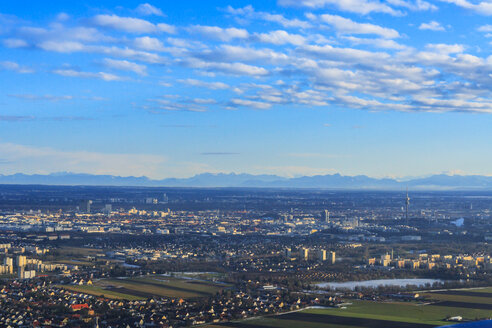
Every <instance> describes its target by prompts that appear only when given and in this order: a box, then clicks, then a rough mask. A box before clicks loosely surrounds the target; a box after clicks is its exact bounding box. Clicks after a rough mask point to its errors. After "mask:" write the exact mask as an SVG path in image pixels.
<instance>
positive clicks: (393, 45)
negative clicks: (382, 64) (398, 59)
mask: <svg viewBox="0 0 492 328" xmlns="http://www.w3.org/2000/svg"><path fill="white" fill-rule="evenodd" d="M345 39H346V40H349V41H350V42H352V43H353V44H356V45H359V44H363V45H369V46H372V47H374V48H383V49H396V50H402V49H406V48H407V47H406V46H404V45H402V44H399V43H397V42H395V41H394V40H389V39H365V38H364V39H363V38H357V37H354V36H347V37H345Z"/></svg>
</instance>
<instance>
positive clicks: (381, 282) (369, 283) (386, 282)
mask: <svg viewBox="0 0 492 328" xmlns="http://www.w3.org/2000/svg"><path fill="white" fill-rule="evenodd" d="M435 282H439V283H443V282H444V281H443V280H439V279H419V278H409V279H378V280H364V281H346V282H322V283H318V284H316V286H318V287H320V288H328V287H329V288H331V289H339V288H343V289H351V290H354V289H355V287H364V288H377V287H379V286H399V287H405V286H408V285H414V286H419V287H422V286H425V285H426V284H431V285H432V284H433V283H435Z"/></svg>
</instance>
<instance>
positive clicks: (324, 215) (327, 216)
mask: <svg viewBox="0 0 492 328" xmlns="http://www.w3.org/2000/svg"><path fill="white" fill-rule="evenodd" d="M321 216H322V218H323V222H324V223H330V212H329V211H328V210H324V211H323V213H321Z"/></svg>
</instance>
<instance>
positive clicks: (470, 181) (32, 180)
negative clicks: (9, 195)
mask: <svg viewBox="0 0 492 328" xmlns="http://www.w3.org/2000/svg"><path fill="white" fill-rule="evenodd" d="M0 184H41V185H90V186H141V187H144V186H145V187H202V188H215V187H249V188H320V189H381V190H394V189H396V190H401V189H402V188H405V187H409V188H412V189H421V190H447V189H449V190H453V189H455V190H456V189H475V190H492V177H488V176H481V175H446V174H438V175H432V176H429V177H426V178H414V179H408V180H397V179H391V178H381V179H379V178H371V177H368V176H365V175H357V176H344V175H340V174H328V175H315V176H303V177H296V178H286V177H280V176H276V175H252V174H245V173H242V174H235V173H229V174H225V173H218V174H213V173H202V174H198V175H195V176H193V177H190V178H168V179H162V180H154V179H150V178H148V177H145V176H142V177H133V176H129V177H121V176H113V175H93V174H84V173H70V172H60V173H52V174H44V175H42V174H32V175H28V174H23V173H17V174H12V175H0Z"/></svg>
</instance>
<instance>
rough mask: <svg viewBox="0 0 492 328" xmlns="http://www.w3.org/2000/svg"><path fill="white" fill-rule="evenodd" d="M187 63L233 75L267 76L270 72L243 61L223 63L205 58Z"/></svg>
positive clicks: (190, 60) (187, 62)
mask: <svg viewBox="0 0 492 328" xmlns="http://www.w3.org/2000/svg"><path fill="white" fill-rule="evenodd" d="M183 63H184V64H185V65H187V66H189V67H193V68H199V69H203V70H206V71H211V72H221V73H225V74H231V75H239V76H241V75H249V76H265V75H268V74H269V72H268V71H267V70H266V69H265V68H263V67H258V66H253V65H247V64H243V63H237V62H236V63H221V62H206V61H203V60H197V59H189V60H187V61H185V62H183Z"/></svg>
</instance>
